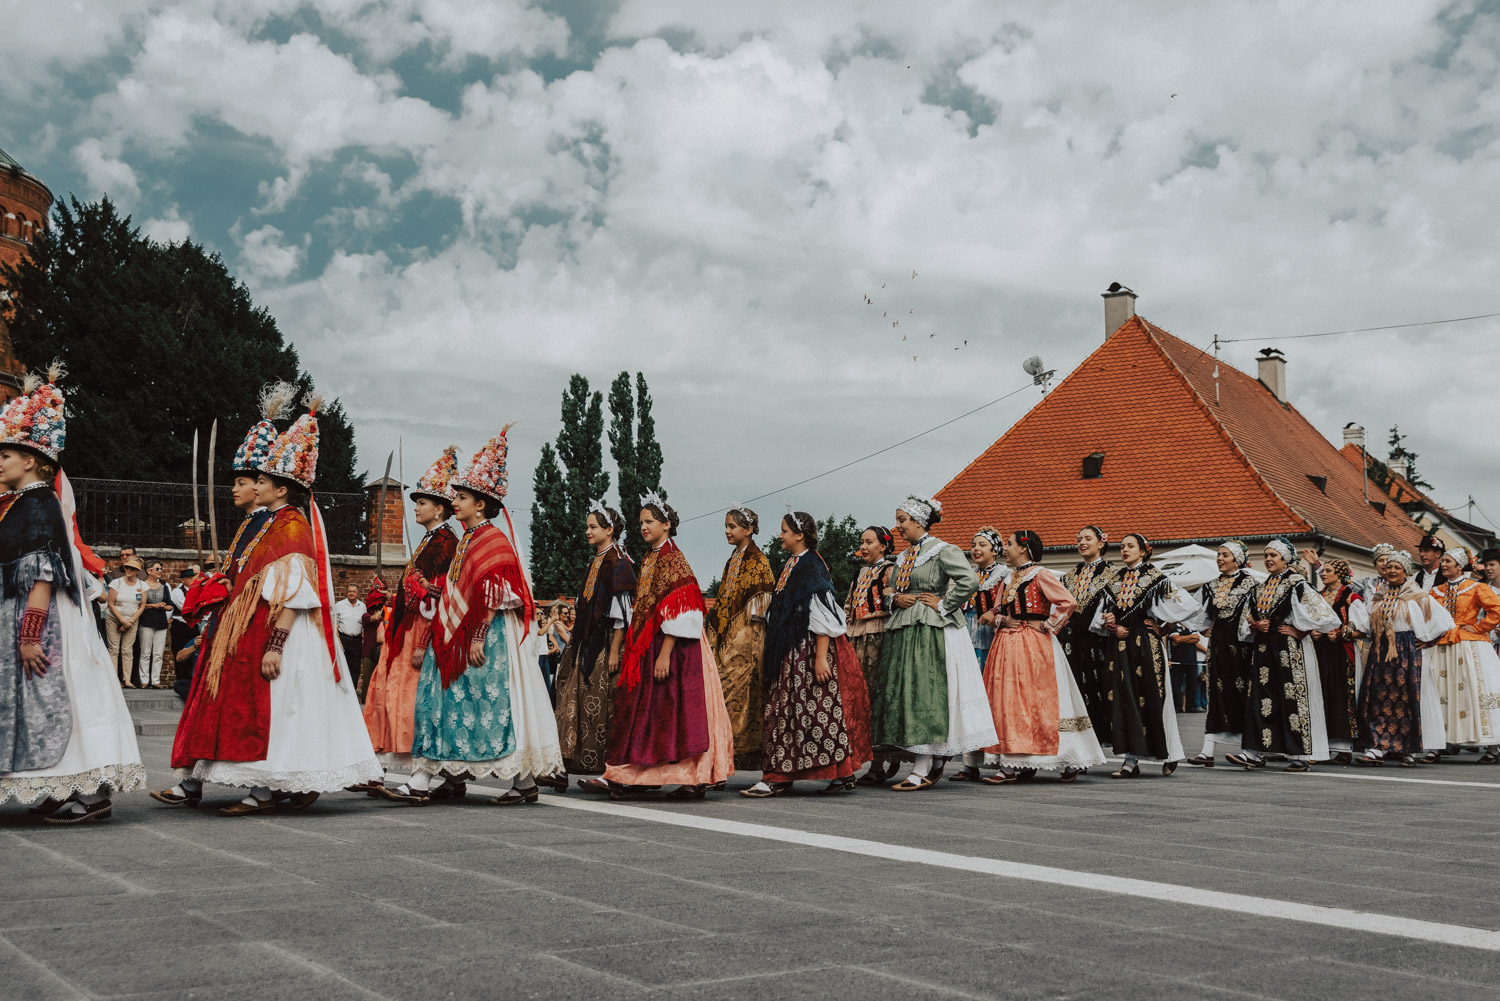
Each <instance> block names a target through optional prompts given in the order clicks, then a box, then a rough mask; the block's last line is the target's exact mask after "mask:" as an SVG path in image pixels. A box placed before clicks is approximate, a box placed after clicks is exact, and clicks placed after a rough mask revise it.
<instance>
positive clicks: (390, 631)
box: [351, 445, 458, 796]
mask: <svg viewBox="0 0 1500 1001" xmlns="http://www.w3.org/2000/svg"><path fill="white" fill-rule="evenodd" d="M457 472H458V446H457V445H449V446H448V447H447V448H445V449H443V454H442V455H440V456H438V459H437V461H436V462H434V463H433V464H432V465H431V466H430V467H429V468H428V470H427V471H426V472H425V473H423V474H422V476H421V478H420V479H418V480H417V487H416V489H415V490H413V491H412V492H411V495H410V496H411V500H412V516H413V517H414V518H415V519H416V522H417V524H418V525H421V526H422V528H423V529H424V530H425V532H424V534H423V536H422V541H421V542H418V543H417V548H416V549H414V550H413V551H412V554H411V559H410V560H408V561H407V563H406V569H405V570H403V571H402V572H401V580H400V581H399V582H398V583H397V585H396V593H395V595H394V596H393V598H392V601H391V605H392V608H391V620H390V624H389V625H388V626H387V627H386V637H385V643H383V644H382V645H381V647H380V659H379V660H378V661H377V662H376V664H375V669H374V671H372V672H371V674H370V685H369V688H368V689H366V691H365V726H366V727H368V728H369V731H370V743H371V744H373V745H374V746H375V753H376V754H377V755H379V757H380V764H381V765H382V766H383V767H384V768H385V769H386V770H387V771H393V770H394V771H399V772H405V773H407V774H410V773H411V770H412V769H411V741H412V734H413V732H414V731H415V729H416V705H417V678H418V674H419V672H420V671H421V670H422V661H423V659H424V658H425V657H426V656H427V646H428V644H429V643H430V642H431V639H432V616H433V615H434V614H435V613H436V612H437V601H438V596H439V595H441V594H442V591H443V579H444V578H445V577H447V576H448V566H449V564H451V563H452V562H453V553H454V551H455V550H456V549H458V535H457V534H456V533H455V532H454V531H453V529H451V528H449V527H448V519H449V518H451V517H453V488H452V486H451V485H450V483H451V481H452V479H453V477H454V475H455V474H456V473H457ZM383 785H384V783H383V782H374V783H371V784H370V785H369V786H367V787H364V789H363V791H365V792H367V793H369V794H370V795H371V796H378V795H380V787H381V786H383ZM351 791H359V790H357V789H355V790H351Z"/></svg>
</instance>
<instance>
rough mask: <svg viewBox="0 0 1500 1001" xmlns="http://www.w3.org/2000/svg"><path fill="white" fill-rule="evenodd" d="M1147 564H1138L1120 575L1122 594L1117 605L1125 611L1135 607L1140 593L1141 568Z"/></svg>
mask: <svg viewBox="0 0 1500 1001" xmlns="http://www.w3.org/2000/svg"><path fill="white" fill-rule="evenodd" d="M1145 565H1146V564H1144V563H1137V564H1136V565H1135V566H1133V567H1129V568H1127V569H1126V571H1125V572H1124V573H1123V574H1121V575H1120V593H1119V594H1118V595H1117V596H1116V598H1115V604H1117V605H1119V606H1120V607H1121V608H1123V609H1125V610H1127V611H1128V610H1130V609H1132V608H1134V607H1135V599H1136V595H1137V594H1138V593H1139V592H1140V587H1139V586H1138V585H1139V584H1140V579H1141V568H1142V567H1144V566H1145Z"/></svg>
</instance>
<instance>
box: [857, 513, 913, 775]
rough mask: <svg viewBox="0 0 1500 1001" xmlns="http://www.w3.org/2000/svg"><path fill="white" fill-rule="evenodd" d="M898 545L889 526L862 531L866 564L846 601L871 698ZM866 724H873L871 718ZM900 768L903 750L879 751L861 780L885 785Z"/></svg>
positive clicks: (862, 555)
mask: <svg viewBox="0 0 1500 1001" xmlns="http://www.w3.org/2000/svg"><path fill="white" fill-rule="evenodd" d="M895 548H896V545H895V541H894V540H893V539H892V538H891V530H890V529H888V528H885V527H883V526H881V525H871V526H870V527H869V528H867V529H865V530H864V531H863V532H861V533H860V536H859V549H858V550H857V551H856V552H855V556H857V557H858V559H859V561H860V563H861V564H862V565H861V566H860V568H859V574H858V575H857V576H856V577H855V578H854V581H853V583H851V584H850V585H849V597H848V598H847V599H846V600H845V602H844V621H845V623H846V624H847V626H848V636H849V645H850V646H852V647H853V648H854V655H855V656H856V657H857V658H859V670H860V674H861V675H863V677H864V679H865V685H866V688H867V691H868V692H870V693H871V697H873V693H874V691H875V689H876V688H877V687H879V684H880V651H881V649H882V648H883V647H884V646H885V623H886V619H888V618H889V617H890V614H891V607H890V596H891V571H892V570H894V569H895V567H896V561H895V560H893V559H891V553H892V552H894V551H895ZM866 725H867V726H868V725H869V721H868V720H867V721H866ZM900 767H901V752H899V751H890V750H882V751H879V752H875V760H874V761H873V762H871V764H870V770H869V771H867V772H865V774H864V775H862V776H860V779H859V782H860V783H861V784H864V785H884V784H885V783H886V782H889V781H890V780H891V779H892V778H894V777H895V775H896V772H897V771H898V770H899V769H900Z"/></svg>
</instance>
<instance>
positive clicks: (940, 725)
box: [870, 496, 995, 792]
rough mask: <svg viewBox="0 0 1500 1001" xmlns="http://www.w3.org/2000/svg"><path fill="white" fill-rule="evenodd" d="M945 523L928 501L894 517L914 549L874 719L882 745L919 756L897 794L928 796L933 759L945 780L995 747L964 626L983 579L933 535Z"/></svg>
mask: <svg viewBox="0 0 1500 1001" xmlns="http://www.w3.org/2000/svg"><path fill="white" fill-rule="evenodd" d="M941 519H942V505H941V504H939V503H938V502H937V501H935V500H929V499H927V498H923V497H915V496H911V497H907V499H906V501H905V502H904V503H903V504H902V505H901V506H900V507H899V508H897V509H896V529H897V531H899V532H900V533H901V534H902V536H903V537H904V538H905V539H906V541H907V542H908V543H910V545H909V546H908V548H907V550H906V551H905V552H904V553H902V554H901V558H900V559H898V560H897V561H896V569H895V572H894V574H893V576H892V580H891V590H892V593H893V597H892V598H891V603H892V605H893V607H894V609H895V610H894V611H893V612H892V613H891V617H890V619H889V620H888V621H887V623H886V637H885V648H884V650H882V652H881V658H880V683H879V684H878V685H877V686H876V688H875V689H874V691H873V692H872V693H871V697H870V702H871V706H870V717H871V729H872V730H873V731H874V739H875V742H876V743H877V744H893V745H895V746H897V747H901V748H904V749H905V750H907V751H910V752H911V753H912V754H914V755H916V762H915V764H913V765H912V770H911V774H909V775H908V776H907V777H906V778H905V779H904V780H903V781H901V782H899V783H897V784H896V785H894V786H892V787H891V788H892V789H894V790H895V791H897V792H916V791H918V790H921V789H930V788H931V787H932V784H933V781H934V780H935V779H936V777H937V776H936V775H933V774H932V766H933V761H934V759H937V760H938V762H939V763H938V769H939V772H941V769H942V762H945V761H946V760H947V759H948V758H949V757H951V756H952V755H955V754H962V753H964V752H965V751H976V750H979V749H980V748H983V747H989V746H991V745H992V744H994V743H995V721H994V719H993V718H992V717H991V716H990V704H989V699H988V697H987V696H986V695H985V690H984V678H983V677H982V676H981V675H980V670H979V661H978V660H977V659H975V657H974V647H973V645H972V644H971V643H970V641H969V633H968V630H967V629H965V628H964V619H963V606H964V602H966V601H968V600H969V598H970V596H972V595H973V594H974V592H975V591H977V590H978V589H979V578H978V577H977V576H975V574H974V571H973V570H972V569H970V567H969V561H968V560H966V559H964V555H963V551H962V550H960V549H959V548H958V547H957V546H954V545H951V544H949V543H947V542H943V541H942V540H940V539H937V538H935V537H933V536H932V535H931V534H930V532H929V529H930V528H931V527H932V526H933V525H935V524H936V523H937V522H938V521H940V520H941Z"/></svg>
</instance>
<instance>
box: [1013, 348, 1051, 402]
mask: <svg viewBox="0 0 1500 1001" xmlns="http://www.w3.org/2000/svg"><path fill="white" fill-rule="evenodd" d="M1021 369H1022V370H1023V371H1024V372H1025V373H1026V374H1027V375H1029V376H1031V384H1032V385H1033V386H1041V387H1042V392H1043V394H1045V393H1046V392H1047V384H1048V383H1050V382H1051V381H1052V376H1053V375H1054V374H1055V370H1054V369H1049V368H1047V366H1046V365H1045V364H1044V363H1043V362H1042V359H1041V356H1040V355H1032V356H1031V357H1030V358H1027V359H1026V360H1025V361H1023V362H1022V363H1021Z"/></svg>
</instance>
